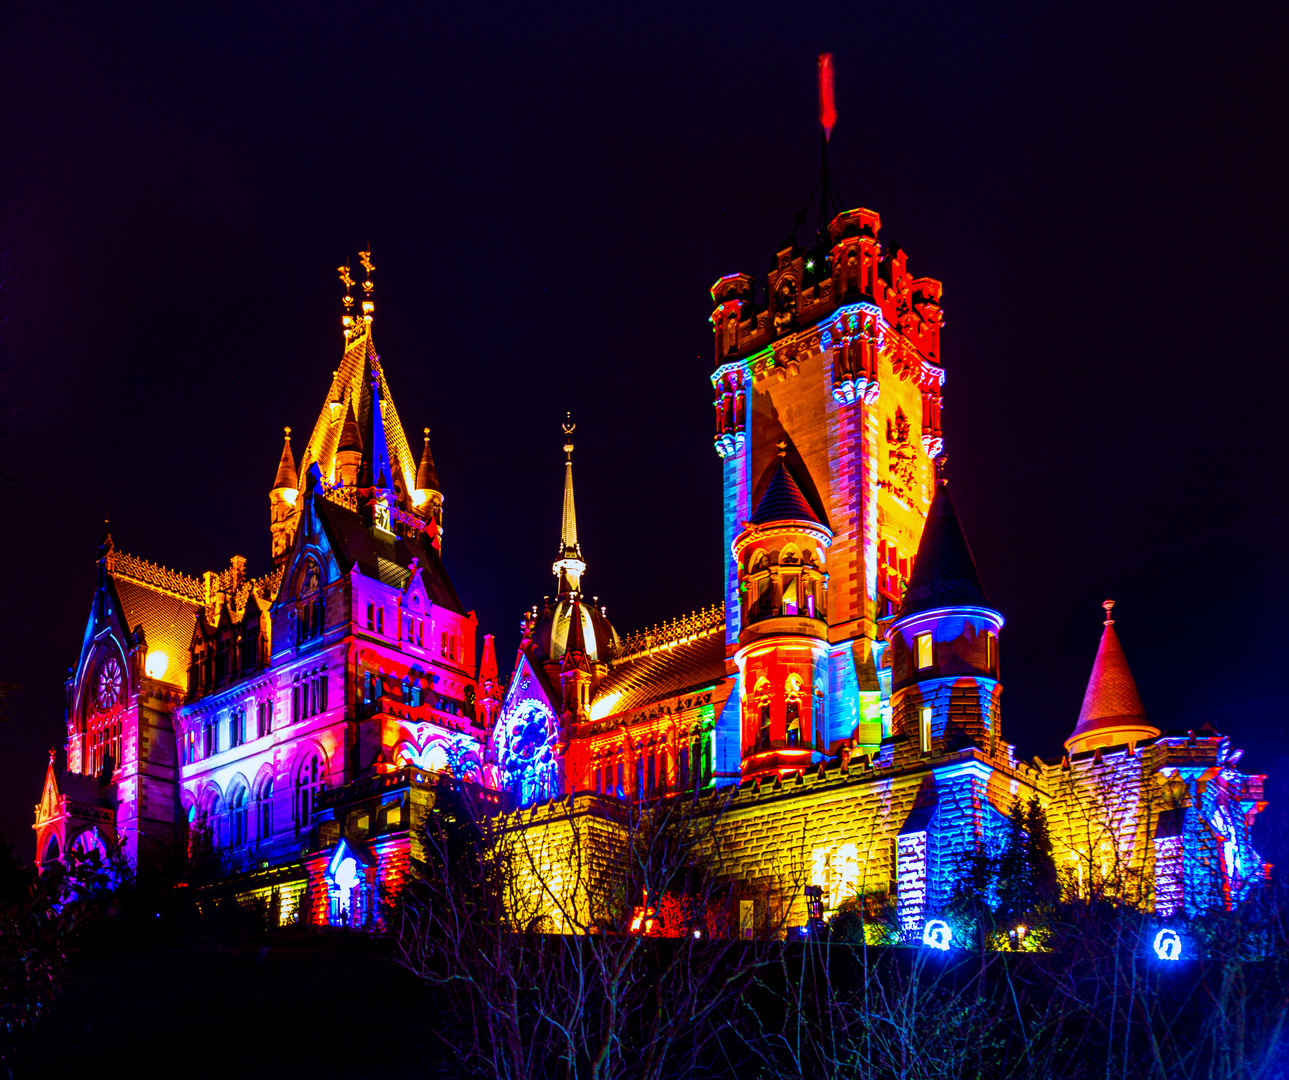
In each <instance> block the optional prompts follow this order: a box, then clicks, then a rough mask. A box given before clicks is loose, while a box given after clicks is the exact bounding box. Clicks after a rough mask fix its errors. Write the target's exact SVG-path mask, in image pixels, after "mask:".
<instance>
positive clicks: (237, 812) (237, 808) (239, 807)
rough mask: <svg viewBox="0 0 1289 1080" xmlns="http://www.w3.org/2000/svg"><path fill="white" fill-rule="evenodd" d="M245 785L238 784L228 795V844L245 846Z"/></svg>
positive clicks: (232, 846) (234, 846) (235, 846)
mask: <svg viewBox="0 0 1289 1080" xmlns="http://www.w3.org/2000/svg"><path fill="white" fill-rule="evenodd" d="M246 824H247V822H246V787H245V786H244V785H238V786H237V787H235V788H234V789H233V790H232V792H231V793H230V794H229V796H228V846H229V847H230V848H241V847H245V846H246Z"/></svg>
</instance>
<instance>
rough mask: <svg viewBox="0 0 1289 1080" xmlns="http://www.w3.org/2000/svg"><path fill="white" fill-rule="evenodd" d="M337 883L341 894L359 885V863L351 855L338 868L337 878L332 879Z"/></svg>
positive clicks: (342, 860)
mask: <svg viewBox="0 0 1289 1080" xmlns="http://www.w3.org/2000/svg"><path fill="white" fill-rule="evenodd" d="M331 880H332V881H334V882H335V883H336V888H338V889H339V890H340V891H341V893H342V894H343V893H347V892H349V890H350V889H352V888H353V887H354V886H355V885H357V884H358V862H357V860H356V859H354V857H353V856H352V855H351V856H349V857H348V858H345V859H341V860H340V865H339V866H337V867H336V873H335V876H334V877H332V879H331Z"/></svg>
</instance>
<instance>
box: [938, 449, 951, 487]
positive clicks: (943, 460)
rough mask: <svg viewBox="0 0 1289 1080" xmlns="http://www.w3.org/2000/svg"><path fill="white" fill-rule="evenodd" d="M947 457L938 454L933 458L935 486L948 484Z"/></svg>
mask: <svg viewBox="0 0 1289 1080" xmlns="http://www.w3.org/2000/svg"><path fill="white" fill-rule="evenodd" d="M948 472H949V455H948V454H944V453H940V454H936V456H935V482H936V483H937V484H942V485H943V484H948V483H949V476H948Z"/></svg>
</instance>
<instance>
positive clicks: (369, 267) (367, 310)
mask: <svg viewBox="0 0 1289 1080" xmlns="http://www.w3.org/2000/svg"><path fill="white" fill-rule="evenodd" d="M358 261H359V262H360V263H362V264H363V269H364V270H366V271H367V277H366V278H364V279H363V321H364V322H371V317H372V312H374V311H375V310H376V305H375V304H374V303H372V298H371V294H372V290H373V289H374V288H376V286H375V285H373V284H372V280H371V274H372V271H373V270H375V269H376V267H375V265H374V264H373V263H372V261H371V251H370V250H368V251H360V252H359V253H358Z"/></svg>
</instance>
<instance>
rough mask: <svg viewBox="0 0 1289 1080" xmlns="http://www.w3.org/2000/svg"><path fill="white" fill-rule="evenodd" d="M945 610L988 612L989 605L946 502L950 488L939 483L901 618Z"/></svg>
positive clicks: (956, 519) (948, 504) (949, 505)
mask: <svg viewBox="0 0 1289 1080" xmlns="http://www.w3.org/2000/svg"><path fill="white" fill-rule="evenodd" d="M944 607H983V608H987V607H989V601H988V600H987V599H986V598H985V590H984V586H983V585H981V584H980V574H979V572H978V571H977V570H976V560H975V559H973V558H972V557H971V548H970V547H968V546H967V538H966V536H964V535H963V532H962V525H961V523H960V522H959V521H958V514H957V511H955V510H954V508H953V501H952V500H951V499H950V498H949V486H948V484H946V483H944V482H941V483H940V484H939V485H938V486H937V489H936V493H935V498H934V499H932V500H931V509H930V510H929V511H928V512H927V516H926V525H925V527H924V528H923V530H922V542H921V543H920V544H918V553H917V558H916V559H914V561H913V573H912V574H910V575H909V584H908V588H907V589H906V590H905V593H904V603H903V605H902V606H901V607H900V618H903V617H904V616H906V615H913V614H916V613H917V612H919V611H932V610H934V609H935V608H944Z"/></svg>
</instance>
